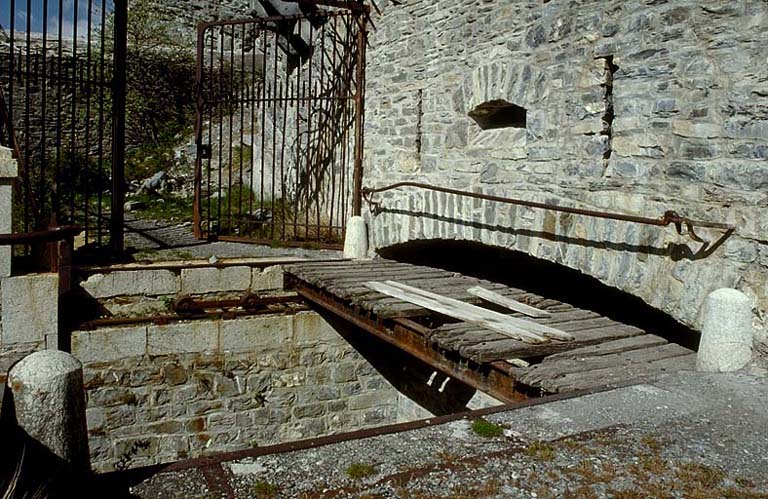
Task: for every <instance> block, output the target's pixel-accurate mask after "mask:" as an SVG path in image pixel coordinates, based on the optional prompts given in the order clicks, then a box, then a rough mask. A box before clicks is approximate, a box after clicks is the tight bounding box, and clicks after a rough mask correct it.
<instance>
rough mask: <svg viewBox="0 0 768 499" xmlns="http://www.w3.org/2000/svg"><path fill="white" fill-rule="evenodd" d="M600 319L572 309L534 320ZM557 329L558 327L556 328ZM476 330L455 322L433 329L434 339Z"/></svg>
mask: <svg viewBox="0 0 768 499" xmlns="http://www.w3.org/2000/svg"><path fill="white" fill-rule="evenodd" d="M509 315H511V316H512V317H521V316H522V314H519V313H513V314H509ZM596 318H601V316H600V315H599V314H597V313H595V312H592V311H590V310H581V309H573V310H568V311H561V312H554V313H552V316H551V317H549V318H547V319H540V320H539V319H536V321H537V322H540V323H541V324H549V325H553V324H563V323H568V322H577V321H583V320H587V319H596ZM558 327H559V326H558ZM475 330H477V328H475V327H473V326H470V325H468V324H465V323H462V322H457V323H455V324H445V325H444V326H440V328H438V329H435V332H434V334H435V337H438V336H441V335H443V334H451V333H454V334H461V333H464V332H469V331H475Z"/></svg>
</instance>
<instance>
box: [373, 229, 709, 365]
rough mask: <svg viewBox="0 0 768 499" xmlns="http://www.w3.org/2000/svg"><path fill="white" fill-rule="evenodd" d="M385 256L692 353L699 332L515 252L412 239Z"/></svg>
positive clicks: (473, 244) (642, 304)
mask: <svg viewBox="0 0 768 499" xmlns="http://www.w3.org/2000/svg"><path fill="white" fill-rule="evenodd" d="M379 254H380V255H381V256H382V257H384V258H389V259H392V260H397V261H400V262H406V263H413V264H418V265H426V266H430V267H438V268H441V269H445V270H450V271H453V272H460V273H462V274H465V275H471V276H475V277H478V278H482V279H487V280H489V281H494V282H499V283H503V284H506V285H508V286H512V287H516V288H521V289H524V290H526V291H530V292H533V293H536V294H538V295H542V296H545V297H547V298H552V299H555V300H560V301H563V302H566V303H570V304H571V305H574V306H576V307H579V308H584V309H588V310H593V311H595V312H597V313H599V314H601V315H604V316H607V317H609V318H611V319H613V320H616V321H619V322H622V323H624V324H630V325H633V326H636V327H639V328H641V329H644V330H646V331H647V332H649V333H652V334H656V335H658V336H661V337H663V338H666V339H667V340H669V341H672V342H674V343H678V344H680V345H683V346H685V347H687V348H690V349H693V350H696V349H697V348H698V344H699V333H698V332H696V331H694V330H693V329H691V328H689V327H687V326H685V325H683V324H681V323H679V322H677V321H676V320H674V319H673V318H672V317H670V316H669V315H667V314H665V313H664V312H662V311H660V310H658V309H655V308H653V307H651V306H650V305H648V304H647V303H645V302H644V301H642V300H641V299H640V298H637V297H635V296H632V295H630V294H629V293H625V292H623V291H620V290H618V289H616V288H612V287H610V286H607V285H605V284H603V283H601V282H600V281H598V280H597V279H595V278H594V277H591V276H589V275H586V274H583V273H581V272H579V271H577V270H574V269H571V268H568V267H565V266H562V265H558V264H556V263H552V262H549V261H546V260H541V259H538V258H534V257H532V256H529V255H527V254H525V253H521V252H519V251H511V250H507V249H503V248H496V247H492V246H487V245H484V244H480V243H476V242H470V241H454V240H431V241H414V242H409V243H405V244H400V245H396V246H391V247H389V248H383V249H380V250H379Z"/></svg>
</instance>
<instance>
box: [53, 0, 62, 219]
mask: <svg viewBox="0 0 768 499" xmlns="http://www.w3.org/2000/svg"><path fill="white" fill-rule="evenodd" d="M63 9H64V0H59V25H58V33H57V36H58V44H59V46H58V57H57V66H58V68H57V74H56V78H58V84H57V85H56V165H55V168H54V182H53V193H52V196H53V197H52V205H53V206H51V211H53V212H54V213H56V218H57V219H61V217H62V211H61V198H60V197H59V196H60V193H61V145H62V134H61V131H62V128H63V124H62V120H61V116H62V114H63V110H62V90H63V87H64V82H65V81H66V80H65V78H64V76H63V73H64V70H65V69H64V67H63V61H64V52H63V45H64V31H63V25H64V13H63Z"/></svg>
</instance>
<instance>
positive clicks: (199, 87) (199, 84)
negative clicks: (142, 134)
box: [192, 25, 210, 239]
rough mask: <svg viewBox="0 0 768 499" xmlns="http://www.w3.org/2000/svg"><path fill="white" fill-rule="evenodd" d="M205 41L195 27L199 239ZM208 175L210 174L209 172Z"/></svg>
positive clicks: (198, 229)
mask: <svg viewBox="0 0 768 499" xmlns="http://www.w3.org/2000/svg"><path fill="white" fill-rule="evenodd" d="M204 43H205V28H203V26H202V25H199V26H198V27H197V61H196V62H197V64H196V66H195V147H196V150H195V179H194V189H195V196H194V204H193V205H192V226H193V228H192V230H193V231H194V233H195V237H196V238H197V239H200V238H201V237H202V236H203V231H202V224H203V222H202V218H201V217H202V213H201V211H202V198H201V196H202V192H203V189H202V182H203V158H202V147H203V62H204V61H203V51H204ZM209 175H210V174H209Z"/></svg>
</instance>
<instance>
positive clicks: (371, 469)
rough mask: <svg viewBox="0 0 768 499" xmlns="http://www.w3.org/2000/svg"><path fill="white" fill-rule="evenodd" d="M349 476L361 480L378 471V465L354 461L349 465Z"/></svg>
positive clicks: (347, 471)
mask: <svg viewBox="0 0 768 499" xmlns="http://www.w3.org/2000/svg"><path fill="white" fill-rule="evenodd" d="M346 473H347V476H348V477H349V478H351V479H353V480H360V479H362V478H366V477H369V476H371V475H373V474H375V473H376V466H374V465H372V464H369V463H352V464H350V465H349V466H348V467H347V470H346Z"/></svg>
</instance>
